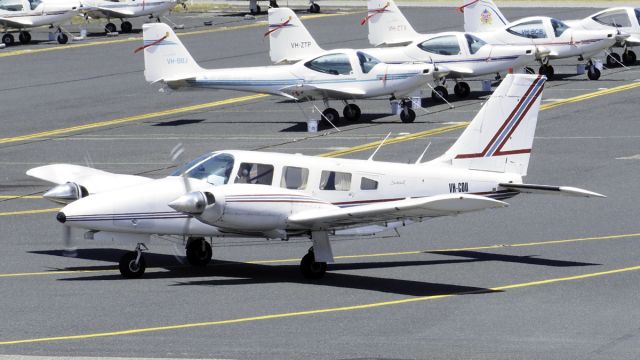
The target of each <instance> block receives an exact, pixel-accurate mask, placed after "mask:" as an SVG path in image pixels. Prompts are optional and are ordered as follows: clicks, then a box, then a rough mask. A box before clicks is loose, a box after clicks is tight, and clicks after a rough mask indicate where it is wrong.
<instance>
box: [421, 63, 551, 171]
mask: <svg viewBox="0 0 640 360" xmlns="http://www.w3.org/2000/svg"><path fill="white" fill-rule="evenodd" d="M545 81H546V77H544V76H540V75H524V74H518V75H512V74H510V75H507V77H506V78H505V79H504V80H503V81H502V84H500V86H499V87H498V88H497V89H496V91H495V92H494V93H493V94H492V95H491V97H490V98H489V100H487V102H486V103H485V104H484V106H483V107H482V109H480V111H479V112H478V114H477V115H476V117H475V118H474V119H473V121H471V123H470V124H469V126H468V127H467V128H466V129H465V131H464V132H463V133H462V135H460V137H459V138H458V140H457V141H456V142H455V144H453V146H452V147H451V148H450V149H449V150H447V152H446V153H445V154H444V155H442V156H441V157H439V158H437V159H435V160H433V162H443V163H447V164H450V165H451V166H454V167H457V168H464V169H473V170H484V171H495V172H509V173H516V174H520V175H522V176H525V175H526V174H527V168H528V166H529V156H530V154H531V146H532V144H533V136H534V133H535V130H536V123H537V122H538V111H539V110H540V101H541V98H542V96H541V94H542V89H543V87H544V83H545Z"/></svg>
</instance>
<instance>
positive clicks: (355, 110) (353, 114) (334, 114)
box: [322, 99, 362, 124]
mask: <svg viewBox="0 0 640 360" xmlns="http://www.w3.org/2000/svg"><path fill="white" fill-rule="evenodd" d="M323 101H324V105H325V107H326V108H325V109H324V111H322V118H323V119H324V120H327V121H329V122H330V123H332V124H335V123H336V122H337V121H339V120H340V113H339V112H338V110H336V109H334V108H332V107H330V106H329V101H328V100H327V99H324V100H323ZM344 104H345V106H344V109H343V110H342V115H343V116H344V118H345V119H346V120H349V121H358V120H360V116H361V115H362V111H361V110H360V107H359V106H358V105H356V104H349V103H348V102H347V101H346V100H344Z"/></svg>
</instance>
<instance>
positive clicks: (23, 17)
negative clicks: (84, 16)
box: [0, 0, 81, 46]
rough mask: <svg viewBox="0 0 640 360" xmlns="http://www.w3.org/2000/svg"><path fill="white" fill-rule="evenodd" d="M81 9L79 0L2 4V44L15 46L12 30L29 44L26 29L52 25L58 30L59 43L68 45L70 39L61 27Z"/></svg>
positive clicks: (0, 14)
mask: <svg viewBox="0 0 640 360" xmlns="http://www.w3.org/2000/svg"><path fill="white" fill-rule="evenodd" d="M80 8H81V5H80V2H79V1H77V0H21V1H19V2H16V3H12V4H1V3H0V28H1V29H2V43H4V44H5V45H7V46H10V45H13V44H14V42H15V38H14V37H13V34H11V31H10V30H11V29H15V30H17V31H18V32H19V36H18V39H19V40H20V42H21V43H23V44H28V43H30V42H31V34H30V33H29V32H28V31H26V30H25V29H29V28H34V27H38V26H44V25H52V26H56V27H57V29H58V31H57V35H56V39H57V40H58V43H60V44H66V43H67V41H69V37H68V36H67V34H65V33H64V32H63V31H62V28H60V26H59V25H60V24H62V23H65V22H67V21H69V20H71V18H72V17H74V16H75V15H77V14H78V11H79V10H80Z"/></svg>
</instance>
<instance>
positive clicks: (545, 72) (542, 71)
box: [538, 65, 555, 80]
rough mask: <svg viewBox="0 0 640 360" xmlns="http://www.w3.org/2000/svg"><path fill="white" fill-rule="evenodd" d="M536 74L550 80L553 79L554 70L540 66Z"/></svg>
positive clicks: (550, 67)
mask: <svg viewBox="0 0 640 360" xmlns="http://www.w3.org/2000/svg"><path fill="white" fill-rule="evenodd" d="M538 74H540V75H544V76H546V77H547V80H551V79H553V75H555V70H554V69H553V66H551V65H542V66H540V69H538Z"/></svg>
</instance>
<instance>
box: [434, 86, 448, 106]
mask: <svg viewBox="0 0 640 360" xmlns="http://www.w3.org/2000/svg"><path fill="white" fill-rule="evenodd" d="M448 97H449V92H448V91H447V88H446V87H444V86H436V87H435V89H433V91H431V98H432V99H433V101H437V102H444V101H443V100H442V99H443V98H444V99H446V98H448Z"/></svg>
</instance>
